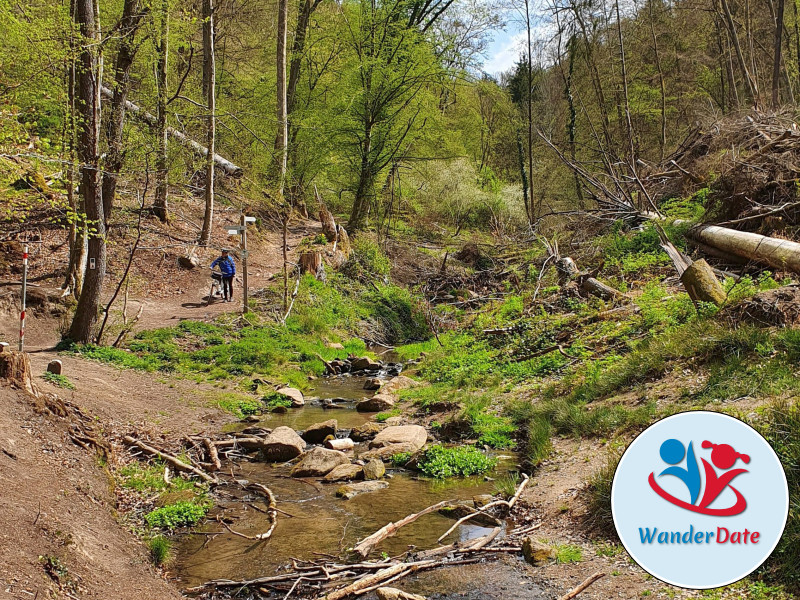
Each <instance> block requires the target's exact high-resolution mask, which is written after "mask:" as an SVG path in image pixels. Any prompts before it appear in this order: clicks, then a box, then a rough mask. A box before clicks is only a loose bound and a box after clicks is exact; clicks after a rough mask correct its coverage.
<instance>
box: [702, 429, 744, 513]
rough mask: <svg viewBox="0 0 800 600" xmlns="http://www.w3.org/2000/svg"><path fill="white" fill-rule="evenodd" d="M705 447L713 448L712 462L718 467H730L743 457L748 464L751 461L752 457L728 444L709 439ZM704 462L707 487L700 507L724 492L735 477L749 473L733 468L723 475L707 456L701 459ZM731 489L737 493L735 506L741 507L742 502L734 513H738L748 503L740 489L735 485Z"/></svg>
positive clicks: (704, 443)
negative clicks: (714, 442) (739, 508)
mask: <svg viewBox="0 0 800 600" xmlns="http://www.w3.org/2000/svg"><path fill="white" fill-rule="evenodd" d="M702 447H703V448H706V449H708V448H713V450H712V451H711V462H712V463H714V467H717V468H718V469H723V470H724V469H730V468H731V467H732V466H733V465H734V464H736V461H737V460H738V459H742V462H744V463H745V464H748V463H749V462H750V457H749V456H748V455H747V454H740V453H739V452H736V450H734V449H733V447H732V446H729V445H728V444H712V443H711V442H709V441H708V440H706V441H704V442H703V444H702ZM700 460H702V462H703V468H704V469H705V473H706V489H705V492H704V493H703V499H702V500H701V501H700V507H701V508H705V507H707V506H708V505H709V504H711V503H712V502H714V500H716V499H717V497H718V496H719V495H720V494H721V493H722V490H724V489H725V488H726V487H728V486H729V485H730V483H731V481H733V479H734V478H735V477H737V476H739V475H741V474H742V473H747V472H748V471H747V469H733V470H732V471H728V472H727V473H723V474H722V475H719V476H718V475H717V472H716V471H715V470H714V467H712V466H711V465H710V464H708V461H706V459H705V458H702V459H700ZM731 490H733V492H734V493H735V494H736V499H737V502H736V505H735V507H734V508H737V507H739V505H740V503H741V504H742V507H741V510H739V511H738V512H735V513H732V514H738V513H739V512H742V511H743V510H744V507H745V506H746V505H747V503H746V501H745V499H744V497H743V496H742V495H741V493H740V492H739V490H737V489H736V488H735V487H733V486H731Z"/></svg>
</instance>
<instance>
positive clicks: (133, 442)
mask: <svg viewBox="0 0 800 600" xmlns="http://www.w3.org/2000/svg"><path fill="white" fill-rule="evenodd" d="M122 441H124V442H125V443H126V444H128V445H129V446H135V447H136V448H139V450H142V451H144V452H147V453H148V454H150V455H152V456H157V457H158V458H160V459H161V460H163V461H164V462H167V463H169V464H171V465H172V466H173V467H175V468H176V469H177V470H179V471H184V472H186V473H191V474H192V475H197V476H198V477H199V478H200V479H202V480H203V481H207V482H208V483H214V484H216V483H218V481H217V480H216V479H215V478H214V477H212V476H211V475H209V474H208V473H206V472H205V471H203V470H201V469H198V468H197V467H194V466H192V465H189V464H186V463H185V462H183V461H182V460H181V459H179V458H178V457H177V456H174V455H172V454H169V453H167V452H164V451H163V450H159V449H158V448H155V447H153V446H151V445H149V444H145V443H144V442H141V441H139V440H137V439H136V438H135V437H133V436H130V435H126V436H125V437H124V438H122Z"/></svg>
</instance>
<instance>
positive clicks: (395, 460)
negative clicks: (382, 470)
mask: <svg viewBox="0 0 800 600" xmlns="http://www.w3.org/2000/svg"><path fill="white" fill-rule="evenodd" d="M410 460H411V452H398V453H397V454H392V456H391V457H389V462H390V463H392V465H393V466H395V467H405V466H406V465H407V464H408V461H410Z"/></svg>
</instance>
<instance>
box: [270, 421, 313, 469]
mask: <svg viewBox="0 0 800 600" xmlns="http://www.w3.org/2000/svg"><path fill="white" fill-rule="evenodd" d="M305 448H306V443H305V441H303V438H301V437H300V436H299V435H297V432H296V431H295V430H294V429H292V428H291V427H285V426H281V427H276V428H275V429H274V430H273V431H272V433H270V434H269V435H268V436H267V439H265V440H264V445H263V446H262V448H261V458H262V460H266V461H269V462H286V461H287V460H292V459H293V458H297V457H298V456H300V455H301V454H302V453H303V450H305Z"/></svg>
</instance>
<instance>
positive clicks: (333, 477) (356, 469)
mask: <svg viewBox="0 0 800 600" xmlns="http://www.w3.org/2000/svg"><path fill="white" fill-rule="evenodd" d="M363 477H364V471H363V469H362V468H361V465H339V466H338V467H336V468H334V469H333V471H331V472H330V473H328V474H327V475H325V477H323V478H322V480H323V481H328V482H332V481H350V480H352V479H362V478H363Z"/></svg>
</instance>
